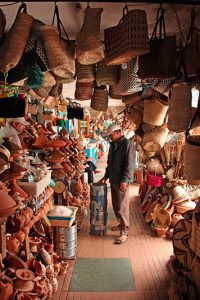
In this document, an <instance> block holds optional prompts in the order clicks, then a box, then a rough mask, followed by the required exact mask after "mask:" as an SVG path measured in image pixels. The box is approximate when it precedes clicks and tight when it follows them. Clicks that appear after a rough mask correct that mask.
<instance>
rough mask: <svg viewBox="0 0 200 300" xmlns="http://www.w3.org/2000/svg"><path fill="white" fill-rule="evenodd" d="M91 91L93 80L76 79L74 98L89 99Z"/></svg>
mask: <svg viewBox="0 0 200 300" xmlns="http://www.w3.org/2000/svg"><path fill="white" fill-rule="evenodd" d="M92 93H93V82H78V81H76V90H75V94H74V96H75V99H76V100H80V101H83V100H91V99H92Z"/></svg>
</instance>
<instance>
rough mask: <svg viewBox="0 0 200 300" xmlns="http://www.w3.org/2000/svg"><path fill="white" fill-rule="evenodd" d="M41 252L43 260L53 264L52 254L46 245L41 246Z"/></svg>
mask: <svg viewBox="0 0 200 300" xmlns="http://www.w3.org/2000/svg"><path fill="white" fill-rule="evenodd" d="M40 254H41V256H42V258H43V260H44V261H45V263H46V264H47V265H49V264H51V256H50V254H49V253H48V252H47V251H46V250H45V249H44V247H42V248H41V250H40Z"/></svg>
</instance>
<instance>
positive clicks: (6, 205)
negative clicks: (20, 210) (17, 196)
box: [0, 190, 17, 216]
mask: <svg viewBox="0 0 200 300" xmlns="http://www.w3.org/2000/svg"><path fill="white" fill-rule="evenodd" d="M0 199H1V201H0V216H9V214H12V213H13V212H15V210H16V208H17V205H16V202H15V201H14V200H13V199H12V198H11V197H10V196H9V195H8V193H6V192H5V191H3V190H0ZM13 210H14V211H13Z"/></svg>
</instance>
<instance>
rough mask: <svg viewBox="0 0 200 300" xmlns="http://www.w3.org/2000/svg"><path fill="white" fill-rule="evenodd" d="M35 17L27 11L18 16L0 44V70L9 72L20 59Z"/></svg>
mask: <svg viewBox="0 0 200 300" xmlns="http://www.w3.org/2000/svg"><path fill="white" fill-rule="evenodd" d="M32 23H33V17H32V16H30V15H28V14H26V13H24V12H23V13H19V14H18V15H17V16H16V19H15V21H14V24H13V26H12V27H11V29H10V31H9V32H8V33H7V34H6V36H5V39H4V41H3V43H2V44H1V46H0V53H1V55H0V71H1V72H8V71H9V70H10V69H12V68H14V67H15V66H16V65H17V64H18V63H19V61H20V59H21V57H22V54H23V52H24V49H25V46H26V43H27V41H28V37H29V33H30V30H31V26H32Z"/></svg>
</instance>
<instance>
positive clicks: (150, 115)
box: [143, 99, 169, 126]
mask: <svg viewBox="0 0 200 300" xmlns="http://www.w3.org/2000/svg"><path fill="white" fill-rule="evenodd" d="M168 107H169V106H168V102H164V101H161V100H159V99H155V100H145V101H144V117H143V122H144V123H147V124H151V125H155V126H161V125H162V124H163V122H164V119H165V115H166V112H167V110H168Z"/></svg>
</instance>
